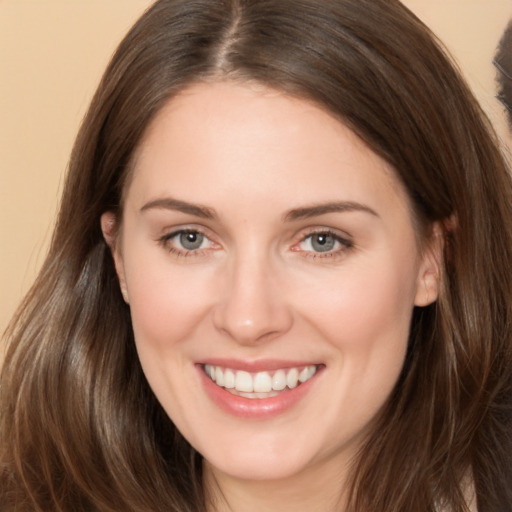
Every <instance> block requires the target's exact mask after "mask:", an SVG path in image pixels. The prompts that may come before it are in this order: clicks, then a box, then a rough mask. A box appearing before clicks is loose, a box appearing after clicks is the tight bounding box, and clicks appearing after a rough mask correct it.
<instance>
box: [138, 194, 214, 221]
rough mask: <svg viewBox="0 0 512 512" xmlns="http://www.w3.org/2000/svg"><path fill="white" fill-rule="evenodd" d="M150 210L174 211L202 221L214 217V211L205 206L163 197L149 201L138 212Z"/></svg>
mask: <svg viewBox="0 0 512 512" xmlns="http://www.w3.org/2000/svg"><path fill="white" fill-rule="evenodd" d="M152 209H162V210H175V211H178V212H182V213H187V214H189V215H194V216H195V217H200V218H202V219H214V218H215V217H216V215H215V212H214V210H212V209H211V208H208V207H207V206H202V205H198V204H193V203H187V202H186V201H180V200H179V199H174V198H172V197H164V198H161V199H154V200H153V201H149V202H148V203H146V204H145V205H144V206H143V207H142V208H141V209H140V211H141V212H145V211H147V210H152Z"/></svg>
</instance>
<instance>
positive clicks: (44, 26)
mask: <svg viewBox="0 0 512 512" xmlns="http://www.w3.org/2000/svg"><path fill="white" fill-rule="evenodd" d="M276 1H278V0H276ZM151 3H152V2H151V1H150V0H44V1H43V0H0V331H3V330H4V328H5V327H6V325H7V322H8V320H9V318H10V317H11V316H12V314H13V312H14V310H15V307H16V306H17V304H18V303H19V301H20V300H21V298H22V296H23V294H24V293H25V292H26V291H27V289H28V288H29V286H30V285H31V283H32V282H33V280H34V278H35V276H36V273H37V270H38V268H39V267H40V265H41V263H42V260H43V258H44V255H45V253H46V250H47V247H48V242H49V239H50V236H51V230H52V225H53V220H54V216H55V213H56V208H57V205H58V200H59V194H60V192H61V184H62V180H63V176H64V173H65V170H66V165H67V160H68V157H69V153H70V150H71V146H72V143H73V139H74V137H75V135H76V132H77V130H78V127H79V124H80V121H81V119H82V117H83V115H84V113H85V110H86V108H87V105H88V103H89V101H90V98H91V97H92V94H93V92H94V89H95V87H96V85H97V83H98V81H99V79H100V76H101V73H102V72H103V69H104V68H105V66H106V64H107V62H108V60H109V57H110V55H111V54H112V52H113V50H114V48H115V46H116V45H117V43H118V42H119V41H120V39H121V38H122V36H123V35H124V33H125V32H126V31H127V29H128V28H129V27H130V25H131V24H132V23H133V21H135V19H136V18H137V17H138V16H139V15H140V14H141V13H142V12H143V11H144V10H145V9H146V8H147V7H148V6H149V5H150V4H151ZM404 3H405V4H406V5H407V6H409V7H410V8H411V9H412V10H413V11H414V12H416V13H417V14H418V16H419V17H420V18H421V19H423V20H424V21H425V22H426V23H427V25H429V26H430V27H431V28H432V29H433V31H434V32H435V33H436V34H437V35H438V36H439V37H440V39H441V40H442V41H443V42H444V43H445V44H446V46H447V47H448V49H449V50H450V51H451V52H452V54H453V55H454V56H455V58H456V60H457V61H458V63H459V65H460V67H461V68H462V69H463V71H464V73H465V74H466V76H467V79H468V81H469V83H470V85H471V87H472V88H473V90H474V92H475V94H476V95H477V97H478V98H479V100H480V101H481V103H482V105H483V107H484V109H485V110H486V112H487V113H488V115H489V116H490V117H491V119H492V120H493V122H494V124H495V126H496V129H497V130H498V132H499V134H500V135H501V136H502V138H503V141H504V142H506V143H508V140H509V139H510V138H511V135H510V134H509V133H508V132H507V128H506V124H505V116H504V113H503V108H502V107H501V105H500V104H499V103H498V101H497V100H496V99H495V94H496V91H495V83H494V76H495V75H494V73H495V72H494V69H493V66H492V64H491V61H492V57H493V55H494V51H495V48H496V45H497V43H498V41H499V38H500V36H501V33H502V32H503V30H504V28H505V26H506V24H507V22H508V20H509V19H510V18H511V17H512V3H511V1H510V0H404Z"/></svg>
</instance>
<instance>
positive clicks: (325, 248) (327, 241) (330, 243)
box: [296, 231, 352, 256]
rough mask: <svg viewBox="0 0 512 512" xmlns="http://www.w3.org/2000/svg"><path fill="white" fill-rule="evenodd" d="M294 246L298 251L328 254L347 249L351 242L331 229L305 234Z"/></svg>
mask: <svg viewBox="0 0 512 512" xmlns="http://www.w3.org/2000/svg"><path fill="white" fill-rule="evenodd" d="M296 247H297V249H296V250H299V251H305V252H311V253H316V254H318V255H322V254H325V255H326V256H328V255H329V256H330V255H335V254H337V253H339V252H342V251H344V250H346V249H349V248H350V247H352V242H351V241H350V240H347V239H346V238H343V237H341V236H340V235H338V234H336V233H332V232H331V231H318V232H315V233H310V234H309V235H307V236H305V237H304V238H303V239H302V240H301V242H300V243H299V244H298V245H297V246H296Z"/></svg>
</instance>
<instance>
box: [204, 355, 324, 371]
mask: <svg viewBox="0 0 512 512" xmlns="http://www.w3.org/2000/svg"><path fill="white" fill-rule="evenodd" d="M198 364H201V365H205V364H209V365H211V366H221V367H223V368H230V369H232V370H243V371H246V372H249V373H257V372H265V371H274V370H280V369H286V368H300V367H303V366H311V365H315V366H318V364H319V363H318V362H315V361H297V360H285V359H259V360H255V361H249V360H241V359H227V358H209V359H204V360H202V361H200V362H199V363H198Z"/></svg>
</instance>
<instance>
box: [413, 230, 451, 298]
mask: <svg viewBox="0 0 512 512" xmlns="http://www.w3.org/2000/svg"><path fill="white" fill-rule="evenodd" d="M443 254H444V229H443V226H442V224H441V223H440V222H436V223H435V224H434V225H433V226H432V233H431V236H430V237H429V241H428V244H427V246H426V247H425V249H424V252H423V256H422V262H421V266H420V270H419V273H418V280H417V283H416V295H415V298H414V305H415V306H420V307H423V306H428V305H430V304H432V303H433V302H435V301H436V300H437V297H438V296H439V286H440V282H441V273H442V267H443V263H442V262H443Z"/></svg>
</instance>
